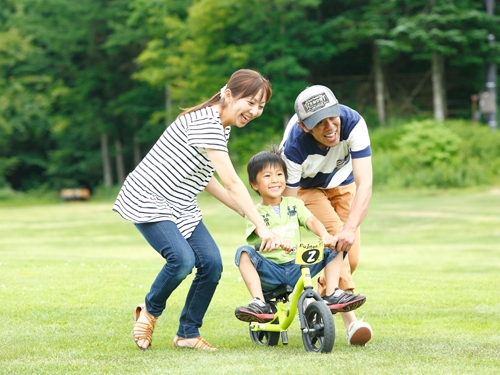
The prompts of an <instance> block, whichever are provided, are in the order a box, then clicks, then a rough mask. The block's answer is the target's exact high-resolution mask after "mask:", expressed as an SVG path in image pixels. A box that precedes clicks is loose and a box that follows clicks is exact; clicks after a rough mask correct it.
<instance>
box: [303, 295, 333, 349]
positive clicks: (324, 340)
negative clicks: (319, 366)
mask: <svg viewBox="0 0 500 375" xmlns="http://www.w3.org/2000/svg"><path fill="white" fill-rule="evenodd" d="M304 316H305V320H306V332H304V331H302V341H303V343H304V348H305V349H306V351H308V352H317V353H330V352H331V351H332V349H333V344H334V343H335V324H334V321H333V316H332V313H331V311H330V309H329V308H328V307H327V306H326V304H325V303H324V302H322V301H315V302H313V303H311V304H309V305H308V306H307V308H306V311H305V312H304ZM307 330H310V331H308V332H307Z"/></svg>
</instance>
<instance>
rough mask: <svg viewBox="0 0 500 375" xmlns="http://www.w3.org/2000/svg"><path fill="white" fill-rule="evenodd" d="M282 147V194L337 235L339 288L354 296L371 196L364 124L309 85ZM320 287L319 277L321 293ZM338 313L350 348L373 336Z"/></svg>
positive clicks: (331, 97)
mask: <svg viewBox="0 0 500 375" xmlns="http://www.w3.org/2000/svg"><path fill="white" fill-rule="evenodd" d="M281 147H283V155H284V156H283V157H284V159H285V162H286V165H287V168H288V179H287V188H286V190H285V192H284V193H283V195H285V196H287V195H289V196H295V197H298V198H300V199H301V200H303V201H304V203H305V205H306V207H307V208H308V209H309V210H310V211H311V212H312V214H313V215H314V216H316V217H317V218H318V219H319V220H320V221H321V222H322V223H323V225H324V226H325V227H326V229H327V230H328V232H329V233H330V234H332V235H336V236H337V237H338V242H337V249H338V250H340V251H346V252H348V253H347V257H346V258H345V261H344V263H343V267H342V272H341V275H340V280H339V288H340V289H342V290H344V291H346V292H348V293H353V290H354V283H353V281H352V279H351V274H352V273H353V272H354V270H355V269H356V266H357V264H358V258H359V247H360V230H359V226H360V224H361V222H362V221H363V219H364V218H365V216H366V213H367V212H368V207H369V204H370V199H371V195H372V164H371V154H372V153H371V148H370V137H369V135H368V129H367V126H366V123H365V120H364V119H363V118H362V117H361V116H360V115H359V113H357V112H356V111H354V110H353V109H351V108H349V107H347V106H345V105H341V104H339V102H338V100H337V98H336V97H335V95H334V94H333V93H332V91H331V90H330V89H329V88H328V87H325V86H320V85H316V86H311V87H308V88H307V89H305V90H304V91H302V92H301V93H300V94H299V96H298V97H297V99H296V100H295V115H294V116H293V117H292V119H291V120H290V122H289V123H288V125H287V127H286V130H285V134H284V137H283V141H282V143H281ZM324 285H325V280H324V278H323V277H320V278H319V279H318V290H319V292H320V294H321V293H324V288H322V286H324ZM322 289H323V290H322ZM341 315H342V319H343V321H344V324H345V327H346V331H347V342H348V344H349V345H361V346H364V345H365V344H366V342H368V341H369V340H370V339H371V336H372V329H371V327H370V325H369V324H368V323H366V322H363V321H362V320H357V318H356V315H355V314H354V312H353V311H351V312H346V313H342V314H341Z"/></svg>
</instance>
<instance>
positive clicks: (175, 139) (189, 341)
mask: <svg viewBox="0 0 500 375" xmlns="http://www.w3.org/2000/svg"><path fill="white" fill-rule="evenodd" d="M271 94H272V91H271V85H270V83H269V81H267V80H266V79H265V78H264V77H262V76H261V75H260V74H259V73H258V72H255V71H253V70H248V69H241V70H238V71H236V72H235V73H233V75H232V76H231V78H230V79H229V81H228V83H227V84H226V85H225V86H224V87H223V88H222V89H221V90H220V92H217V93H216V94H215V95H214V96H213V97H212V98H211V99H210V100H208V101H206V102H205V103H202V104H199V105H197V106H195V107H192V108H189V109H187V110H185V111H184V112H183V113H182V114H181V115H179V117H178V118H177V119H176V120H175V121H174V122H173V123H172V124H171V125H170V126H169V127H168V128H167V129H166V130H165V132H164V133H163V134H162V136H161V137H160V138H159V139H158V141H157V142H156V144H155V145H154V146H153V148H152V149H151V150H150V151H149V153H148V154H147V155H146V156H145V158H144V159H143V160H142V161H141V162H140V163H139V165H138V166H137V167H136V168H135V170H134V171H133V172H132V173H130V174H129V175H128V177H127V179H126V180H125V182H124V184H123V186H122V188H121V190H120V193H119V194H118V197H117V199H116V202H115V205H114V206H113V210H114V211H116V212H118V213H119V214H120V215H121V216H122V217H123V218H124V219H126V220H129V221H131V222H133V223H134V224H135V226H136V227H137V229H138V230H139V232H141V233H142V235H143V236H144V237H145V238H146V240H147V241H148V242H149V244H150V245H151V246H152V247H153V248H154V249H155V250H156V251H157V252H158V253H160V254H161V256H163V258H165V260H166V263H165V265H164V266H163V268H162V270H161V271H160V273H159V274H158V276H157V277H156V280H155V281H154V282H153V284H152V286H151V289H150V291H149V293H148V294H147V295H146V298H145V303H144V304H140V305H138V306H137V307H136V311H135V325H134V341H135V342H136V344H137V346H138V347H139V348H140V349H142V350H146V349H148V348H149V347H150V346H151V342H152V335H153V329H154V326H155V323H156V320H157V319H158V317H159V316H160V315H161V314H162V312H163V310H164V309H165V307H166V302H167V300H168V298H169V297H170V295H171V294H172V292H173V291H174V290H175V289H176V288H177V287H178V286H179V284H180V283H181V282H182V280H184V279H185V278H186V276H187V275H189V274H190V273H191V271H192V269H193V267H196V275H195V278H194V280H193V282H192V284H191V287H190V289H189V292H188V295H187V298H186V302H185V305H184V308H183V310H182V313H181V317H180V323H179V328H178V330H177V335H176V336H175V338H174V342H173V343H174V346H175V347H177V348H193V349H205V350H216V348H215V347H213V346H212V345H210V344H209V343H208V342H206V341H205V340H204V339H202V338H201V337H200V334H199V328H200V327H201V325H202V321H203V317H204V315H205V312H206V311H207V308H208V306H209V304H210V301H211V299H212V296H213V294H214V292H215V288H216V287H217V284H218V283H219V279H220V276H221V273H222V259H221V256H220V252H219V249H218V247H217V245H216V244H215V242H214V240H213V238H212V236H211V235H210V233H209V232H208V230H207V229H206V227H205V225H204V224H203V221H202V215H201V211H200V208H199V207H198V204H197V200H196V196H197V195H198V194H199V193H200V192H201V191H203V190H206V191H207V192H208V193H209V194H211V195H213V196H214V197H215V198H217V199H218V200H220V201H221V202H222V203H224V204H225V205H227V206H228V207H230V208H231V209H233V210H234V211H236V212H238V213H239V214H240V215H244V216H247V217H248V218H249V220H251V221H252V223H254V224H255V226H256V228H257V230H256V232H257V233H258V235H259V237H260V238H261V240H262V244H263V246H264V247H265V248H267V249H271V248H277V247H278V246H279V237H278V236H276V235H275V234H274V233H272V232H271V231H270V230H269V229H267V227H266V225H265V223H264V221H263V219H262V217H261V216H260V214H259V213H258V211H257V209H256V208H255V206H254V204H253V201H252V199H251V197H250V194H249V193H248V191H247V189H246V187H245V185H244V184H243V182H242V181H241V180H240V178H239V177H238V175H237V174H236V172H235V170H234V167H233V165H232V163H231V160H230V159H229V154H228V149H227V140H228V138H229V131H230V127H231V126H237V127H239V128H241V127H244V126H245V125H246V124H247V123H248V122H250V121H251V120H253V119H255V118H257V117H259V116H260V115H261V114H262V112H263V110H264V106H265V104H266V103H267V102H268V101H269V99H270V98H271ZM214 169H215V171H217V174H218V175H219V177H220V179H221V181H222V183H223V184H224V186H222V185H221V184H220V183H219V182H218V180H217V179H216V178H215V177H214V176H213V174H214ZM224 187H225V188H224Z"/></svg>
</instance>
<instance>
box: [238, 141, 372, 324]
mask: <svg viewBox="0 0 500 375" xmlns="http://www.w3.org/2000/svg"><path fill="white" fill-rule="evenodd" d="M247 172H248V178H249V181H250V185H251V186H252V188H253V189H254V190H255V191H256V192H257V193H258V194H259V195H260V196H261V197H262V202H261V203H259V204H257V209H258V211H259V212H260V213H261V215H262V217H263V219H264V222H265V223H266V225H267V227H268V228H269V229H270V230H271V231H273V232H274V233H275V234H277V235H278V236H280V237H281V240H280V242H278V243H275V244H274V246H271V248H269V246H266V247H264V248H263V249H260V251H256V250H255V248H254V245H256V244H258V243H259V241H260V239H259V237H258V236H257V235H256V234H255V233H254V230H255V226H254V224H252V223H251V222H250V221H249V220H246V223H247V230H246V233H247V243H248V245H245V246H242V247H240V248H239V249H238V250H237V251H236V256H235V263H236V265H237V266H238V267H239V269H240V273H241V276H242V278H243V281H244V282H245V284H246V286H247V288H248V291H249V292H250V294H251V296H252V297H253V301H252V302H250V304H249V305H248V306H240V307H238V308H237V309H236V310H235V312H234V313H235V315H236V317H237V318H238V319H239V320H243V321H245V322H253V321H256V322H261V323H263V322H268V321H270V320H272V319H273V317H274V314H273V312H272V311H271V307H270V306H269V305H268V304H266V303H265V302H264V294H263V291H269V290H272V289H275V288H277V287H278V286H280V285H283V284H288V285H295V283H296V282H297V280H298V279H299V278H300V275H301V272H300V266H299V265H297V264H295V255H294V254H293V253H291V251H292V250H293V248H294V247H295V246H296V245H297V243H298V242H299V241H300V227H301V226H302V227H307V228H309V229H310V230H311V231H312V232H313V233H314V234H315V235H317V236H318V237H319V238H320V239H321V240H322V241H323V242H324V245H325V251H324V255H323V260H322V261H321V262H320V263H317V264H313V265H312V266H311V275H316V274H318V273H319V272H320V271H321V270H322V269H323V268H324V269H325V273H326V275H328V277H326V295H325V296H324V297H323V300H324V301H325V303H326V304H327V305H328V307H329V308H330V310H331V311H332V313H337V312H346V311H351V310H354V309H357V308H358V307H360V306H361V305H362V304H363V303H364V302H365V301H366V297H365V296H363V295H361V294H349V293H345V292H344V291H342V290H340V289H339V288H338V281H339V276H340V270H341V268H342V261H343V257H344V255H345V254H344V252H343V251H341V252H337V251H336V250H334V249H335V245H336V243H337V237H336V236H332V235H330V234H328V232H327V231H326V229H325V227H324V226H323V224H321V222H320V221H319V220H318V219H316V218H315V217H314V216H313V215H312V214H311V212H310V211H309V210H308V209H307V208H306V207H305V206H304V203H303V202H302V201H301V200H300V199H298V198H294V197H282V196H281V194H282V193H283V191H284V190H285V187H286V178H287V170H286V165H285V162H284V161H283V159H282V158H281V155H280V152H279V151H277V149H276V147H274V148H273V150H272V151H263V152H260V153H258V154H256V155H254V156H253V157H252V158H251V159H250V161H249V162H248V166H247ZM327 247H330V248H327ZM332 249H333V250H332ZM339 254H340V255H341V256H338V255H339Z"/></svg>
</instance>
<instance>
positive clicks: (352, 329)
mask: <svg viewBox="0 0 500 375" xmlns="http://www.w3.org/2000/svg"><path fill="white" fill-rule="evenodd" d="M372 334H373V332H372V327H371V326H370V325H369V324H368V323H366V322H363V319H361V320H358V321H356V322H351V324H349V328H348V329H347V344H348V345H359V346H365V345H366V343H367V342H368V341H370V339H371V338H372Z"/></svg>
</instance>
